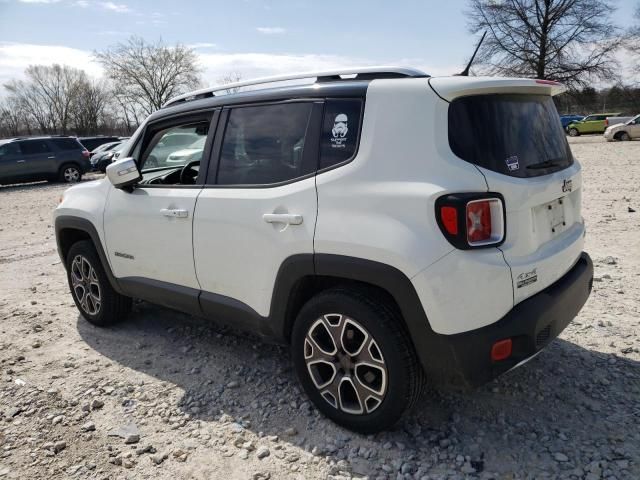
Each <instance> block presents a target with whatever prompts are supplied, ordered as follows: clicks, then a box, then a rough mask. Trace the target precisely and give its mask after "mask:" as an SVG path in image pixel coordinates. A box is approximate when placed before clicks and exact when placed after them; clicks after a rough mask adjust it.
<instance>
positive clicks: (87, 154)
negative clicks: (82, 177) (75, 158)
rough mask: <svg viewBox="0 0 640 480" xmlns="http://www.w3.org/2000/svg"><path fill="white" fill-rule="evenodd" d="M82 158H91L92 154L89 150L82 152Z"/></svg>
mask: <svg viewBox="0 0 640 480" xmlns="http://www.w3.org/2000/svg"><path fill="white" fill-rule="evenodd" d="M82 156H83V157H84V158H89V157H90V156H91V154H90V153H89V150H83V151H82Z"/></svg>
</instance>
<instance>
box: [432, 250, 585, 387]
mask: <svg viewBox="0 0 640 480" xmlns="http://www.w3.org/2000/svg"><path fill="white" fill-rule="evenodd" d="M592 285H593V263H592V261H591V258H590V257H589V255H587V254H586V253H584V252H583V253H582V254H581V256H580V258H579V260H578V262H577V263H576V264H575V265H574V267H573V268H572V269H571V270H569V271H568V272H567V273H566V274H565V275H564V276H563V277H562V278H560V279H559V280H558V281H556V282H555V283H553V284H552V285H550V286H549V287H547V288H546V289H544V290H542V291H541V292H539V293H537V294H536V295H534V296H532V297H530V298H528V299H527V300H524V301H523V302H521V303H519V304H518V305H516V306H515V307H514V308H513V309H512V310H511V311H510V312H509V313H507V314H506V315H505V316H504V317H503V318H502V319H500V320H499V321H498V322H496V323H493V324H491V325H488V326H486V327H483V328H479V329H477V330H472V331H469V332H464V333H460V334H455V335H440V339H441V340H442V341H444V342H446V343H448V344H449V347H450V349H449V350H450V352H451V354H452V357H453V360H454V361H453V362H451V363H450V365H451V371H449V372H443V373H444V377H445V378H446V379H447V381H448V383H451V382H453V383H454V384H462V385H463V386H471V387H475V386H479V385H482V384H484V383H487V382H488V381H490V380H492V379H494V378H496V377H497V376H499V375H501V374H503V373H505V372H506V371H508V370H510V369H512V368H514V367H516V366H517V365H518V364H520V363H522V362H524V361H525V360H527V359H529V358H530V357H532V356H534V355H536V354H537V353H538V352H539V351H540V350H542V349H543V348H544V347H546V346H547V345H548V344H549V343H550V342H551V341H552V340H553V339H555V338H556V337H557V336H558V335H560V333H561V332H562V331H563V330H564V329H565V328H566V326H567V325H568V324H569V323H570V322H571V320H572V319H573V318H574V317H575V316H576V315H577V314H578V312H579V311H580V309H581V308H582V306H583V305H584V304H585V303H586V301H587V299H588V298H589V294H590V293H591V288H592ZM507 338H511V339H512V341H513V351H512V355H511V356H510V357H509V358H508V359H506V360H502V361H499V362H494V361H492V360H491V347H492V346H493V344H494V343H495V342H497V341H499V340H503V339H507Z"/></svg>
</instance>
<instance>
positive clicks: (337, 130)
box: [331, 113, 349, 148]
mask: <svg viewBox="0 0 640 480" xmlns="http://www.w3.org/2000/svg"><path fill="white" fill-rule="evenodd" d="M347 122H348V118H347V116H346V115H345V114H344V113H339V114H338V115H336V118H335V120H334V121H333V128H332V129H331V134H332V135H333V138H332V139H331V146H332V147H333V148H345V146H346V145H345V143H346V142H347V133H348V132H349V127H348V126H347Z"/></svg>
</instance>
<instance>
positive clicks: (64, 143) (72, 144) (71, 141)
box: [50, 138, 84, 150]
mask: <svg viewBox="0 0 640 480" xmlns="http://www.w3.org/2000/svg"><path fill="white" fill-rule="evenodd" d="M50 141H51V142H53V144H54V145H55V146H56V147H58V148H59V149H60V150H83V149H84V147H83V146H82V145H80V142H78V140H76V139H75V138H52V139H51V140H50Z"/></svg>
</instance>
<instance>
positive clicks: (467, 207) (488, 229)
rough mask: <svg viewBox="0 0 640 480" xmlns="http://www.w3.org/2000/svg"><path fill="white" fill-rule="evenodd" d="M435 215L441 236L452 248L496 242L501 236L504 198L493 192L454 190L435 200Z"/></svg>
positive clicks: (503, 219) (502, 239)
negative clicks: (456, 191) (455, 191)
mask: <svg viewBox="0 0 640 480" xmlns="http://www.w3.org/2000/svg"><path fill="white" fill-rule="evenodd" d="M436 217H437V221H438V225H439V226H440V229H441V230H442V233H443V234H444V236H445V237H446V238H447V240H449V242H450V243H451V244H452V245H453V246H454V247H456V248H459V249H462V250H468V249H472V248H481V247H490V246H497V245H500V244H501V243H502V242H503V241H504V237H505V211H504V201H503V199H502V196H501V195H500V194H496V193H457V194H451V195H445V196H444V197H440V198H439V199H438V200H437V201H436Z"/></svg>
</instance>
